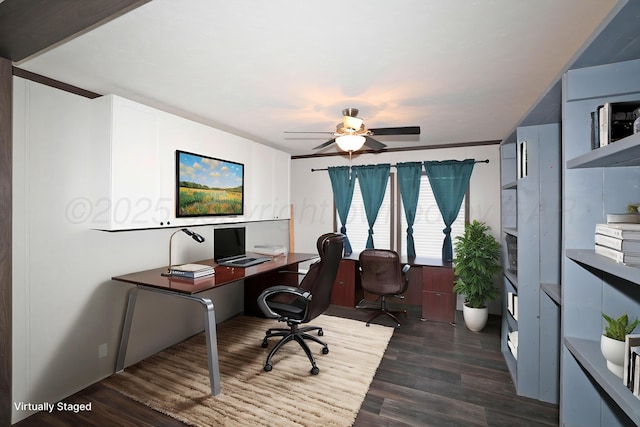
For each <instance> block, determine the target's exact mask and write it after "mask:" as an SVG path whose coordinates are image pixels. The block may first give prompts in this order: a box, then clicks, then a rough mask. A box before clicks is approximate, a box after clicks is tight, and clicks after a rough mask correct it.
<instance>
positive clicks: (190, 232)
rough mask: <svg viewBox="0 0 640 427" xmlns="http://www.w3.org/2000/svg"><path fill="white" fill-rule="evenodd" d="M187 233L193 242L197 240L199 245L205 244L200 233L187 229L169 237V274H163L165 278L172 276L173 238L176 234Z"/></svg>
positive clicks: (182, 229)
mask: <svg viewBox="0 0 640 427" xmlns="http://www.w3.org/2000/svg"><path fill="white" fill-rule="evenodd" d="M181 231H182V232H183V233H185V234H186V235H187V236H191V238H192V239H193V240H195V241H196V242H198V243H202V242H204V237H202V236H201V235H199V234H198V233H194V232H193V231H191V230H188V229H186V228H181V229H180V230H178V231H176V232H174V233H173V234H171V237H169V266H168V267H167V272H166V273H162V275H163V276H171V266H172V265H173V264H171V244H172V243H173V236H175V235H176V234H178V233H180V232H181Z"/></svg>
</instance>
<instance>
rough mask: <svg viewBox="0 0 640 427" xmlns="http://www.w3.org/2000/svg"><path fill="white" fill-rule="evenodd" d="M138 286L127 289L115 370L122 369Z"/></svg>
mask: <svg viewBox="0 0 640 427" xmlns="http://www.w3.org/2000/svg"><path fill="white" fill-rule="evenodd" d="M137 296H138V288H137V287H135V288H131V289H129V296H128V298H127V309H126V310H125V315H124V323H123V324H122V334H121V335H120V347H119V348H118V358H117V359H116V372H120V371H122V370H123V369H124V359H125V357H126V355H127V345H129V333H130V332H131V322H132V321H133V310H134V309H135V307H136V297H137Z"/></svg>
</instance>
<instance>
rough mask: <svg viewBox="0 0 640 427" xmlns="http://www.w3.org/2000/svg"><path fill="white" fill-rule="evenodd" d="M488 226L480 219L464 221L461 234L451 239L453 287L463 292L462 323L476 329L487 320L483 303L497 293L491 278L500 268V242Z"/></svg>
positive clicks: (485, 307)
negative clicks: (452, 244) (465, 222)
mask: <svg viewBox="0 0 640 427" xmlns="http://www.w3.org/2000/svg"><path fill="white" fill-rule="evenodd" d="M490 230H491V227H489V226H488V225H486V224H485V223H484V222H479V221H477V220H473V222H471V223H470V224H466V225H465V228H464V234H463V235H462V236H458V237H456V239H455V252H456V255H455V258H454V260H453V262H454V272H455V275H456V280H455V282H454V286H453V289H454V290H455V291H456V292H457V293H459V294H461V295H464V305H463V307H462V313H463V317H464V323H465V325H467V328H469V329H470V330H472V331H476V332H478V331H481V330H482V329H483V328H484V327H485V325H486V324H487V319H488V317H489V311H488V309H487V306H486V304H487V303H488V302H489V301H492V300H494V299H496V297H497V296H498V288H497V287H496V286H495V284H494V282H493V279H494V276H495V275H496V273H498V271H500V263H499V259H500V243H498V241H497V240H496V238H495V237H493V235H492V234H490V233H489V231H490Z"/></svg>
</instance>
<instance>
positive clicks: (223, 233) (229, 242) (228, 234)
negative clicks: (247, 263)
mask: <svg viewBox="0 0 640 427" xmlns="http://www.w3.org/2000/svg"><path fill="white" fill-rule="evenodd" d="M244 254H245V228H244V227H233V228H215V229H214V230H213V258H214V260H215V261H218V260H220V259H222V258H230V257H235V256H241V255H244Z"/></svg>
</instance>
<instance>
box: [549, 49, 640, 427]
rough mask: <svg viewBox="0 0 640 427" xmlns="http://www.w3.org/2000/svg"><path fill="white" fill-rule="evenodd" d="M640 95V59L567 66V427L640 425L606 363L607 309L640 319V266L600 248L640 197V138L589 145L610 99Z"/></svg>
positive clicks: (631, 400)
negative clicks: (602, 234) (614, 220)
mask: <svg viewBox="0 0 640 427" xmlns="http://www.w3.org/2000/svg"><path fill="white" fill-rule="evenodd" d="M632 100H633V101H635V100H640V60H633V61H625V62H619V63H612V64H604V65H598V66H594V67H585V68H580V69H575V70H570V71H568V72H567V73H566V74H565V76H564V79H563V107H564V108H563V134H564V135H563V158H564V160H565V164H564V167H563V214H562V227H563V257H562V301H563V304H562V338H563V339H562V344H563V345H562V352H561V395H560V402H561V406H560V416H561V420H560V421H561V424H563V425H603V426H605V425H606V426H627V425H634V424H635V425H637V424H640V400H639V399H637V398H636V397H635V396H633V394H632V393H631V392H630V391H629V390H627V389H626V387H624V385H623V384H622V380H621V379H619V378H618V377H616V376H615V375H613V374H612V373H611V372H609V371H608V369H607V368H606V364H605V360H604V357H603V356H602V354H601V352H600V336H601V335H602V332H603V330H604V323H603V319H602V313H603V312H604V313H607V314H609V315H611V316H613V317H618V316H620V315H622V314H624V313H628V314H629V315H630V316H632V317H635V316H640V286H639V285H640V269H639V268H636V267H632V266H627V265H623V264H619V263H616V262H615V261H612V260H609V259H607V258H605V257H602V256H600V255H597V254H596V253H595V251H594V237H593V235H594V231H595V225H596V224H598V223H603V222H606V214H607V213H617V212H625V210H626V205H627V203H629V202H634V201H638V200H640V135H639V134H636V135H632V136H630V137H627V138H624V139H621V140H619V141H616V142H613V143H611V144H609V145H607V146H604V147H601V148H597V149H592V148H591V136H590V134H591V117H590V113H591V112H593V111H596V109H597V107H598V106H599V105H602V104H603V103H605V102H622V101H632Z"/></svg>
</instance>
